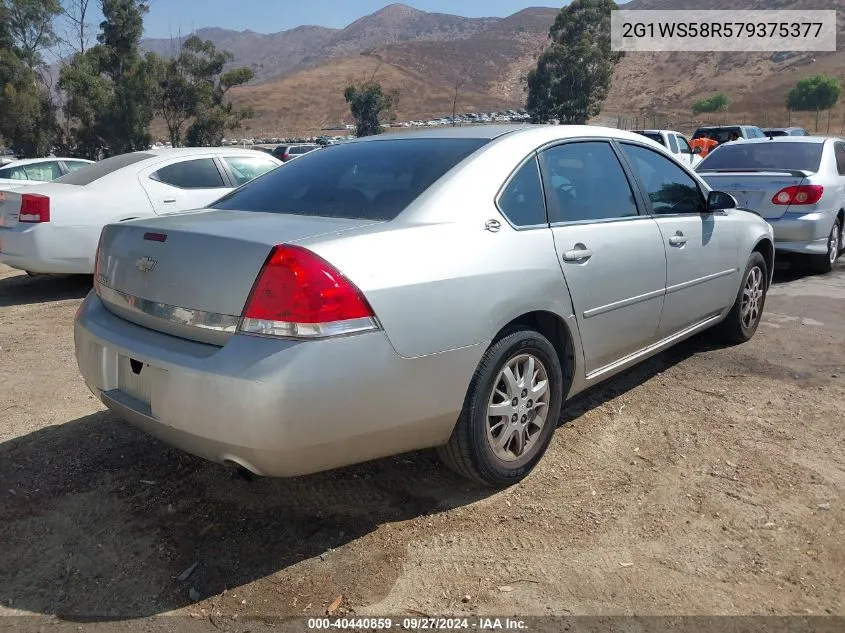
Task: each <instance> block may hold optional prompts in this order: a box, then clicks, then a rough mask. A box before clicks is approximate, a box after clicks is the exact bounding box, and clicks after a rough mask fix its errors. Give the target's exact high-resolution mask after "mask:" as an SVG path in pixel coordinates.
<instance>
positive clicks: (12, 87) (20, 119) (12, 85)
mask: <svg viewBox="0 0 845 633" xmlns="http://www.w3.org/2000/svg"><path fill="white" fill-rule="evenodd" d="M59 12H60V7H59V6H58V4H57V3H56V2H55V1H54V0H0V113H2V114H0V136H2V137H4V138H5V139H6V140H7V141H8V142H9V143H10V144H11V145H12V146H13V147H15V149H17V150H18V151H20V152H22V153H23V154H24V155H25V156H46V155H47V154H49V153H50V151H51V150H52V148H53V144H54V142H55V138H56V116H55V107H54V106H53V102H52V99H51V96H50V92H49V90H48V89H47V87H46V86H45V85H44V81H43V79H42V77H41V74H40V72H41V71H42V70H43V68H44V60H43V58H42V55H41V52H42V51H43V50H44V49H45V48H47V47H49V46H51V45H53V44H54V43H55V33H54V31H53V27H52V23H53V19H54V18H55V17H56V15H58V13H59Z"/></svg>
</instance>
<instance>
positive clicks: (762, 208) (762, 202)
mask: <svg viewBox="0 0 845 633" xmlns="http://www.w3.org/2000/svg"><path fill="white" fill-rule="evenodd" d="M698 175H699V176H701V177H702V178H703V179H704V181H705V182H706V183H707V184H708V185H710V187H711V188H712V189H714V190H716V191H723V192H725V193H729V194H731V195H732V196H733V197H734V198H736V200H737V202H738V203H739V206H741V207H744V208H746V209H751V210H752V211H756V212H757V213H759V214H760V215H761V216H762V217H763V218H764V219H767V220H776V219H777V218H779V217H781V216H782V215H783V214H784V213H786V212H787V211H788V210H789V205H785V204H774V203H773V202H772V198H774V196H775V194H777V193H778V192H779V191H780V190H781V189H783V188H785V187H790V186H793V185H807V184H812V180H811V177H812V175H813V172H809V171H798V170H767V171H754V170H718V171H706V170H705V171H700V172H698Z"/></svg>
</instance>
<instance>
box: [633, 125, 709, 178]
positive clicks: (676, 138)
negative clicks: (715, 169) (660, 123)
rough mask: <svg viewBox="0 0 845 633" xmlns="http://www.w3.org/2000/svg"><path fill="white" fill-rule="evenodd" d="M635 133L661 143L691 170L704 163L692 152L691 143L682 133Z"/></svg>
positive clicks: (670, 131) (640, 131)
mask: <svg viewBox="0 0 845 633" xmlns="http://www.w3.org/2000/svg"><path fill="white" fill-rule="evenodd" d="M633 132H634V133H635V134H642V135H643V136H645V137H646V138H650V139H651V140H652V141H656V142H657V143H660V144H661V145H662V146H663V147H665V148H666V149H668V150H669V151H670V152H672V154H674V155H675V158H677V159H678V160H679V161H681V162H682V163H684V164H685V165H689V166H690V169H695V167H696V165H698V163H700V162H701V161H702V158H701V156H699V155H698V154H696V153H694V152H693V151H692V148H691V147H690V144H689V141H688V140H687V138H686V137H685V136H684V135H683V134H681V133H680V132H674V131H672V130H633Z"/></svg>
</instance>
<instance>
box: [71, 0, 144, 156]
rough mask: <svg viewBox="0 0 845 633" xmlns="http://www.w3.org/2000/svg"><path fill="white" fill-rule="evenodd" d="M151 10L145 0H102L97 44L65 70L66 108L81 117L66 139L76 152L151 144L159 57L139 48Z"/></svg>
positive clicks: (127, 149) (103, 151)
mask: <svg viewBox="0 0 845 633" xmlns="http://www.w3.org/2000/svg"><path fill="white" fill-rule="evenodd" d="M147 10H148V8H147V4H146V3H145V2H143V1H142V0H102V12H103V17H104V20H103V21H102V22H101V23H100V33H99V35H98V36H97V42H98V43H97V45H96V46H93V47H92V48H89V49H88V50H86V51H85V52H84V53H77V54H76V55H74V57H73V58H72V60H71V62H70V63H69V64H68V65H66V66H65V67H64V68H62V70H61V73H60V77H59V88H60V89H61V90H62V91H63V93H64V95H65V108H67V114H68V115H69V116H71V117H72V118H73V119H74V120H75V121H76V122H77V126H76V127H75V128H73V129H72V132H71V138H70V139H66V142H67V145H68V146H71V147H72V148H73V149H75V153H77V154H80V155H84V156H88V157H91V158H96V157H98V156H99V155H100V154H106V155H114V154H123V153H125V152H132V151H137V150H141V149H146V148H147V147H148V146H149V143H150V134H149V125H150V122H151V121H152V118H153V101H154V99H155V96H156V94H157V92H158V90H157V84H156V81H155V80H156V78H157V75H156V71H157V68H158V58H157V57H156V56H155V55H152V54H147V55H146V56H145V57H142V56H141V53H140V41H141V35H142V34H143V22H144V18H143V16H144V14H145V13H146V12H147Z"/></svg>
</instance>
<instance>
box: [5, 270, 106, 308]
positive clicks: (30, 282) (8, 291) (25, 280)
mask: <svg viewBox="0 0 845 633" xmlns="http://www.w3.org/2000/svg"><path fill="white" fill-rule="evenodd" d="M92 284H93V278H92V277H91V275H44V276H37V277H30V276H29V275H27V274H25V273H22V274H20V275H14V276H12V277H5V278H3V279H0V308H6V307H9V306H15V305H27V304H30V303H43V302H45V301H62V300H65V299H81V298H83V297H84V296H85V295H86V294H88V291H89V290H91V286H92Z"/></svg>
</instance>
